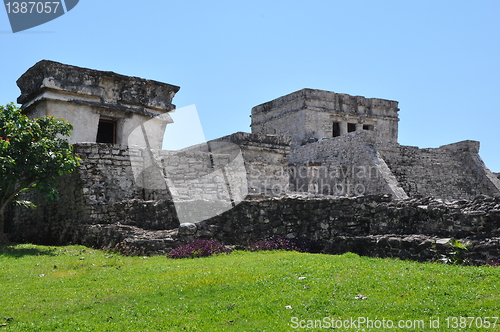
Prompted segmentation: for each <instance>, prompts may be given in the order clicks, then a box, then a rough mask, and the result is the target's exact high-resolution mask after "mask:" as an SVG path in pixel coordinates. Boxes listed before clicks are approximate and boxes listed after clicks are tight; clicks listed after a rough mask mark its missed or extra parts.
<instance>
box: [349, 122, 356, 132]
mask: <svg viewBox="0 0 500 332" xmlns="http://www.w3.org/2000/svg"><path fill="white" fill-rule="evenodd" d="M353 131H356V124H355V123H348V124H347V132H348V133H352V132H353Z"/></svg>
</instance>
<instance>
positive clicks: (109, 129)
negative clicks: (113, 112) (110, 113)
mask: <svg viewBox="0 0 500 332" xmlns="http://www.w3.org/2000/svg"><path fill="white" fill-rule="evenodd" d="M96 142H97V143H111V144H115V143H116V121H112V120H102V119H101V120H99V126H98V127H97V138H96Z"/></svg>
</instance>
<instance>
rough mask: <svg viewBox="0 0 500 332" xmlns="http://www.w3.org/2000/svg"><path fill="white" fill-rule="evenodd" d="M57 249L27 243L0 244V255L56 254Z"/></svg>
mask: <svg viewBox="0 0 500 332" xmlns="http://www.w3.org/2000/svg"><path fill="white" fill-rule="evenodd" d="M56 250H57V249H51V248H47V249H45V248H37V247H35V246H33V247H30V246H29V245H14V244H11V245H4V244H0V257H2V256H6V257H13V258H21V257H24V256H56Z"/></svg>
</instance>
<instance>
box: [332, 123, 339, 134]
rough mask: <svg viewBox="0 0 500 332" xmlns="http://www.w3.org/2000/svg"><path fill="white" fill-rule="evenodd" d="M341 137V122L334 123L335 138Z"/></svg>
mask: <svg viewBox="0 0 500 332" xmlns="http://www.w3.org/2000/svg"><path fill="white" fill-rule="evenodd" d="M337 136H340V123H339V122H334V123H333V137H337Z"/></svg>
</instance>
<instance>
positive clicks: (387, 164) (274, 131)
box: [9, 60, 500, 246]
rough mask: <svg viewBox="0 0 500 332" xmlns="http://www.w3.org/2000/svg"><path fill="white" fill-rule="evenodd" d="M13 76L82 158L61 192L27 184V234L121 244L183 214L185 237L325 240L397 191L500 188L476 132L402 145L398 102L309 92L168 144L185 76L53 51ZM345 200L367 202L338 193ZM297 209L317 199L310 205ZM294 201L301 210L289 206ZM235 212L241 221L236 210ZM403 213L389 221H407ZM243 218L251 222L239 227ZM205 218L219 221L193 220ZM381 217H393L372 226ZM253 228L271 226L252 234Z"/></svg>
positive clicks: (412, 194)
mask: <svg viewBox="0 0 500 332" xmlns="http://www.w3.org/2000/svg"><path fill="white" fill-rule="evenodd" d="M17 84H18V86H19V88H20V90H21V96H20V97H19V99H18V102H19V103H21V104H22V109H23V110H24V112H26V114H28V115H29V116H30V117H40V116H44V115H54V116H56V117H62V118H64V119H66V120H69V121H70V122H72V123H73V125H74V128H75V129H74V133H73V136H72V137H70V142H71V143H73V144H74V146H75V150H76V151H77V153H79V154H80V157H81V159H82V160H81V165H80V167H79V169H78V171H77V172H75V173H74V174H73V175H71V176H67V177H64V178H62V179H61V181H60V184H59V187H60V195H61V199H60V200H59V201H56V202H54V203H46V202H45V201H44V200H43V199H41V198H40V197H38V196H37V195H35V194H31V195H30V197H27V198H28V199H30V200H33V201H34V202H35V203H36V204H37V205H38V206H39V207H38V209H37V210H36V211H32V210H23V209H20V208H16V209H15V210H14V211H12V213H11V217H12V218H11V219H12V220H11V222H10V226H9V227H11V229H17V230H18V231H17V233H18V234H22V236H20V237H19V238H21V239H23V240H31V241H34V242H36V241H38V242H51V243H64V242H77V243H83V244H87V245H94V246H113V243H115V242H116V241H120V240H123V239H125V238H127V236H129V235H130V234H132V233H134V232H136V231H137V230H138V229H139V230H155V232H160V233H155V234H156V235H154V236H153V237H154V238H155V239H156V240H155V241H159V242H161V243H163V244H162V245H164V246H165V243H166V242H165V241H167V240H166V238H167V237H166V235H165V234H166V233H161V232H167V233H168V232H170V231H171V230H174V229H177V228H178V227H179V225H180V224H186V225H191V226H189V227H187V228H185V229H188V233H189V232H191V233H189V234H198V235H200V234H201V235H200V236H215V237H217V234H219V235H220V234H228V235H227V236H226V235H224V236H225V237H224V238H221V240H227V241H230V239H232V240H234V241H236V242H237V240H235V239H237V238H238V236H240V235H243V234H247V235H248V234H250V235H248V237H247V239H249V238H255V237H257V236H262V235H266V234H267V235H271V234H283V235H286V236H289V237H295V236H299V235H301V232H306V230H307V232H309V233H307V234H309V235H311V234H312V235H311V236H313V237H318V236H322V237H325V238H328V236H333V235H335V234H337V235H338V234H341V233H335V232H334V231H333V229H336V228H335V227H337V226H338V225H344V224H343V223H345V225H351V226H352V225H358V226H359V227H358V226H352V227H354V228H352V229H359V230H361V231H366V230H370V229H371V230H375V229H384V228H383V227H382V228H381V226H380V225H382V224H385V223H386V220H387V218H388V217H387V216H388V215H383V213H389V212H387V211H388V210H387V208H384V209H382V210H380V209H377V206H378V204H382V205H384V206H386V205H387V204H389V203H387V202H388V201H391V200H394V201H399V200H406V199H408V198H413V199H418V198H419V197H434V198H437V199H441V200H442V201H445V200H447V201H450V202H453V201H457V200H463V199H473V198H474V197H476V196H478V195H487V196H493V197H495V196H499V195H500V179H499V178H498V177H497V174H494V173H492V172H491V171H490V170H489V169H488V168H487V167H486V166H485V165H484V163H483V161H482V160H481V158H480V157H479V154H478V152H479V142H476V141H470V140H465V141H462V142H458V143H453V144H449V145H445V146H441V147H439V148H429V149H420V148H418V147H413V146H403V145H400V144H399V143H398V122H399V117H398V113H399V111H400V110H399V108H398V102H396V101H392V100H384V99H375V98H365V97H360V96H350V95H347V94H339V93H334V92H330V91H322V90H313V89H303V90H299V91H296V92H293V93H291V94H289V95H286V96H283V97H280V98H277V99H275V100H272V101H269V102H266V103H264V104H261V105H258V106H255V107H254V108H253V109H252V110H251V128H252V132H251V133H242V132H239V133H235V134H231V135H228V136H225V137H221V138H219V139H215V140H212V141H209V142H207V143H206V144H200V145H197V146H193V147H190V148H186V149H183V150H180V151H165V150H161V144H162V140H163V135H164V132H165V128H167V130H168V124H169V123H171V122H172V119H171V118H170V116H169V114H168V113H169V112H171V111H173V110H174V109H175V106H174V105H173V104H172V100H173V98H174V96H175V94H176V92H177V91H178V90H179V87H177V86H174V85H170V84H165V83H160V82H156V81H151V80H146V79H142V78H137V77H128V76H123V75H119V74H116V73H113V72H106V71H97V70H92V69H86V68H80V67H75V66H69V65H65V64H60V63H57V62H52V61H46V60H44V61H40V62H39V63H37V64H35V65H34V66H33V67H32V68H30V69H29V70H28V71H27V72H26V73H25V74H24V75H22V76H21V78H20V79H19V80H18V81H17ZM402 111H404V110H402ZM290 197H300V199H299V198H297V199H298V201H294V200H293V199H291V198H290ZM350 197H358V198H356V199H357V200H356V199H354V200H343V199H348V198H350ZM363 197H364V198H363ZM309 198H310V199H311V202H310V203H309V201H308V199H309ZM358 201H359V202H361V201H366V203H359V204H358ZM368 202H371V203H368ZM304 204H305V205H304ZM353 204H354V205H353ZM395 204H396V203H395ZM405 204H406V203H405ZM412 204H413V203H412ZM450 204H451V203H450ZM238 206H240V208H239V210H238V209H236V208H238ZM299 206H308V208H306V210H304V211H305V214H304V215H302V212H300V211H301V209H303V208H298V207H299ZM313 206H317V207H316V208H314V209H315V210H314V211H313V210H309V209H310V208H311V209H312V207H313ZM271 207H273V208H272V209H271ZM296 208H297V211H298V212H297V214H295V213H292V212H290V211H296V210H295V209H296ZM491 208H493V209H496V208H495V206H493V207H491ZM269 209H270V210H269ZM273 209H274V210H273ZM412 209H413V210H414V212H412V213H413V214H412V216H413V217H412V218H417V219H416V220H417V221H418V223H419V225H420V224H421V223H422V222H423V221H424V220H425V221H428V220H432V217H431V216H430V215H431V214H429V215H425V217H421V213H427V212H426V211H427V210H426V209H424V208H421V209H420V208H418V209H417V207H414V208H412ZM232 210H235V212H234V214H235V216H236V217H235V218H236V219H234V218H232V217H231V218H232V219H231V218H230V217H227V216H230V214H226V212H228V213H229V211H232ZM330 210H331V212H325V213H329V214H328V216H326V215H325V216H323V215H322V214H321V213H323V212H322V211H330ZM400 210H401V209H399V210H398V209H396V210H395V211H396V212H390V213H389V214H390V216H392V217H390V218H393V219H394V218H396V219H397V218H399V217H401V218H403V219H401V220H405V221H406V222H408V220H409V219H408V218H409V217H408V215H406V214H403V213H402V212H400ZM413 210H412V211H413ZM269 211H280V212H279V213H278V212H276V213H275V212H269ZM339 211H342V212H339ZM380 211H386V212H383V213H382V212H380ZM419 211H420V212H419ZM495 211H496V210H495ZM499 211H500V210H499ZM380 213H382V215H381V214H380ZM429 213H431V212H429ZM432 213H434V212H432ZM495 213H496V212H495ZM224 216H226V217H224ZM346 216H349V218H348V219H346V218H347V217H346ZM395 216H396V217H395ZM478 216H479V217H478ZM224 218H226V219H224ZM429 218H431V219H429ZM443 218H444V217H443ZM446 218H448V217H446ZM450 218H451V219H450ZM450 218H448V219H446V220H444V221H443V223H444V224H446V223H449V222H451V221H450V220H454V219H453V218H455V217H450ZM457 218H458V217H457ZM467 218H469V219H470V218H472V219H470V222H471V223H479V224H480V223H484V222H485V221H484V220H486V219H484V218H490V217H489V215H488V217H483V215H480V214H475V215H474V217H469V215H467V216H465V214H464V215H462V214H460V218H459V219H457V220H460V222H463V220H466V221H467V220H469V219H467ZM481 218H482V219H481ZM491 218H496V217H491ZM247 219H248V224H246V226H244V227H243V226H241V225H239V224H235V222H236V220H240V221H241V220H247ZM396 219H394V220H393V221H392V222H393V224H394V225H399V224H398V222H400V221H398V220H399V219H397V220H396ZM483 219H484V220H483ZM206 220H212V222H215V221H214V220H216V221H217V220H219V221H217V222H220V224H210V225H209V226H206V225H205V224H204V225H205V226H203V227H206V228H203V229H202V228H199V227H201V226H199V227H198V226H196V225H201V224H202V223H204V222H205V221H206ZM325 220H327V221H325ZM378 220H384V221H383V222H382V221H381V223H382V224H380V225H378V224H377V225H371V226H366V225H365V223H368V222H372V223H376V222H378ZM391 220H392V219H391ZM488 220H489V219H488ZM28 221H29V222H28ZM457 222H458V221H457ZM467 222H469V221H467ZM222 223H225V224H224V225H225V226H221V225H222ZM280 223H281V224H280ZM295 223H296V224H295ZM336 223H337V224H336ZM330 224H331V225H330ZM426 224H429V225H430V223H427V222H426ZM455 224H456V223H455ZM257 225H259V227H261V228H259V229H261V230H262V231H259V232H256V231H255V230H256V229H257V228H256V227H257ZM290 225H295V226H293V227H296V229H295V230H293V229H288V228H290V227H292V226H290ZM336 225H337V226H336ZM363 225H364V226H363ZM481 225H482V224H481ZM351 226H346V228H345V229H351V228H349V227H351ZM190 227H191V228H190ZM193 227H194V229H196V228H197V227H198V231H190V229H193ZM339 227H340V226H339ZM356 227H358V228H356ZM384 227H385V226H384ZM481 227H482V226H481ZM361 231H360V232H361ZM127 232H129V233H127ZM130 232H132V233H130ZM381 232H382V231H381ZM110 234H115V235H113V236H111V235H110ZM116 234H118V235H116ZM126 234H129V235H126ZM134 234H135V233H134ZM158 234H160V235H158ZM162 234H163V235H162ZM169 234H170V233H169ZM304 234H305V233H304ZM304 234H302V235H304ZM307 234H306V235H307ZM328 234H329V235H328ZM220 236H222V235H220ZM245 236H246V235H245ZM129 237H130V238H134V239H137V238H138V237H137V236H135V235H134V236H132V235H130V236H129ZM40 239H43V240H40ZM232 240H231V241H232ZM134 241H135V240H134ZM148 241H149V242H151V241H152V240H151V241H150V240H148ZM169 241H170V240H169ZM238 241H240V240H238ZM241 241H243V240H241ZM241 241H240V242H241ZM245 241H246V240H245ZM153 242H154V241H153ZM167 242H168V241H167Z"/></svg>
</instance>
